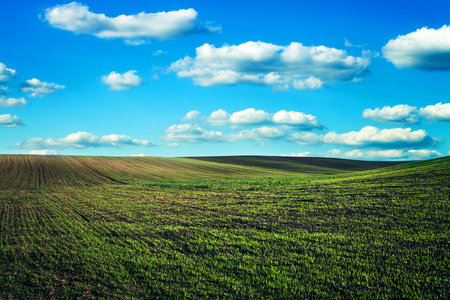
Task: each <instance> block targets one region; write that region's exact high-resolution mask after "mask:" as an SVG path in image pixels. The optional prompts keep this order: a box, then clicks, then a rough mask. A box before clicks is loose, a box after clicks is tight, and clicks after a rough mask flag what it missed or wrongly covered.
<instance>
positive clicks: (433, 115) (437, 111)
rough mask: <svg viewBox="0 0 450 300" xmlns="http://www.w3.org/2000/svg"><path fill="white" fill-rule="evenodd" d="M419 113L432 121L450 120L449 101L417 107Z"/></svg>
mask: <svg viewBox="0 0 450 300" xmlns="http://www.w3.org/2000/svg"><path fill="white" fill-rule="evenodd" d="M419 114H420V115H421V116H422V117H425V118H427V119H429V120H432V121H446V122H450V103H444V104H442V103H441V102H439V103H437V104H435V105H428V106H427V107H424V108H421V109H419Z"/></svg>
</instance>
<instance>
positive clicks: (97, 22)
mask: <svg viewBox="0 0 450 300" xmlns="http://www.w3.org/2000/svg"><path fill="white" fill-rule="evenodd" d="M197 14H198V13H197V12H196V11H195V10H194V9H192V8H189V9H180V10H176V11H169V12H158V13H146V12H141V13H138V14H135V15H119V16H117V17H107V16H106V15H104V14H98V13H94V12H91V11H90V10H89V7H88V6H86V5H83V4H80V3H77V2H72V3H69V4H64V5H56V6H54V7H51V8H47V9H46V10H45V11H44V14H43V15H42V16H41V18H43V19H44V20H45V21H47V22H48V24H50V25H51V26H52V27H55V28H58V29H62V30H67V31H71V32H74V33H77V34H80V33H83V34H91V35H95V36H96V37H99V38H104V39H113V38H122V39H124V40H125V41H126V42H127V43H128V44H134V45H139V44H143V43H145V41H144V40H143V39H146V38H155V39H160V40H164V39H170V38H177V37H182V36H186V35H189V34H193V33H205V32H210V33H212V32H220V30H221V28H220V26H214V25H213V24H212V23H211V22H205V21H202V20H199V19H197Z"/></svg>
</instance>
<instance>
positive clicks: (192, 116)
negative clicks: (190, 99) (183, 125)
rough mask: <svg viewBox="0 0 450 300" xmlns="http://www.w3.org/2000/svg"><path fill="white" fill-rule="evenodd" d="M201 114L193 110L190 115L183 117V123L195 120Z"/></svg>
mask: <svg viewBox="0 0 450 300" xmlns="http://www.w3.org/2000/svg"><path fill="white" fill-rule="evenodd" d="M199 114H200V112H199V111H197V110H191V111H190V112H188V113H187V114H186V115H185V116H184V117H183V119H181V122H186V121H188V120H195V119H196V118H197V117H198V115H199Z"/></svg>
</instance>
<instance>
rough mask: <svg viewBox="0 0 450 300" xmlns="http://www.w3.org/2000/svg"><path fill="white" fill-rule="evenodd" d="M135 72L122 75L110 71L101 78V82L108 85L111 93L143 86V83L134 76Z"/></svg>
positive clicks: (131, 71)
mask: <svg viewBox="0 0 450 300" xmlns="http://www.w3.org/2000/svg"><path fill="white" fill-rule="evenodd" d="M136 72H137V71H136V70H130V71H128V72H125V73H123V74H119V73H116V72H114V71H112V72H111V73H110V74H109V75H108V76H106V75H104V76H102V81H103V83H105V84H107V85H109V89H110V90H112V91H121V90H129V89H132V88H134V87H136V86H140V85H143V84H145V81H144V80H143V79H142V78H140V77H139V76H137V75H135V74H134V73H136Z"/></svg>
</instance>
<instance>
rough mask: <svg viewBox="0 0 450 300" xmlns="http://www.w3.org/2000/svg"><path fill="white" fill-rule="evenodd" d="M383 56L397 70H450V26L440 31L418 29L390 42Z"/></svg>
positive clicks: (424, 28) (383, 50)
mask: <svg viewBox="0 0 450 300" xmlns="http://www.w3.org/2000/svg"><path fill="white" fill-rule="evenodd" d="M382 52H383V56H384V57H385V58H386V59H387V60H389V61H390V62H392V63H393V64H394V65H395V66H396V67H397V68H416V69H419V70H425V71H436V70H440V71H449V70H450V26H447V25H444V26H443V27H441V28H439V29H433V28H430V29H428V28H426V27H423V28H421V29H417V30H416V31H415V32H411V33H408V34H407V35H399V36H398V37H397V38H395V39H393V40H390V41H389V42H388V43H387V44H386V45H385V46H384V47H383V49H382Z"/></svg>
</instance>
